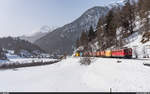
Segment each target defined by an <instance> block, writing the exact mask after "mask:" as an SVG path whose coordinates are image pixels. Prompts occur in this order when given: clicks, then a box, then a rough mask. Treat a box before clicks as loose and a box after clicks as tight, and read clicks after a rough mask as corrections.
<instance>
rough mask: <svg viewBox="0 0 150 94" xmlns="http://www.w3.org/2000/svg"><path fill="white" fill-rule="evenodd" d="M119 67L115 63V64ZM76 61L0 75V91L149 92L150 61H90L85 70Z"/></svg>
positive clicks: (3, 71)
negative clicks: (148, 64)
mask: <svg viewBox="0 0 150 94" xmlns="http://www.w3.org/2000/svg"><path fill="white" fill-rule="evenodd" d="M118 60H119V61H121V63H117V61H118ZM79 61H80V58H74V57H68V58H67V59H66V60H62V61H61V62H59V63H56V64H52V65H47V66H38V67H29V68H19V69H17V70H1V71H0V91H1V92H3V91H8V92H16V91H17V92H24V91H27V92H55V91H56V92H63V91H65V92H67V91H71V92H74V91H75V92H82V91H84V92H87V91H92V92H99V91H102V92H103V91H104V92H105V91H106V92H109V91H110V88H111V89H112V92H118V91H119V92H124V91H125V92H135V91H140V92H142V91H149V92H150V89H149V88H150V67H148V66H144V65H143V63H149V62H150V60H133V59H131V60H129V59H111V58H94V59H92V64H91V65H89V66H86V65H80V63H79Z"/></svg>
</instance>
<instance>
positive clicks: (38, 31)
mask: <svg viewBox="0 0 150 94" xmlns="http://www.w3.org/2000/svg"><path fill="white" fill-rule="evenodd" d="M51 31H52V28H50V27H49V26H47V25H44V26H42V27H40V28H38V29H35V30H33V31H32V32H31V33H30V34H28V35H27V36H35V35H37V34H39V33H48V32H51Z"/></svg>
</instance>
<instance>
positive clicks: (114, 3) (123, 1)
mask: <svg viewBox="0 0 150 94" xmlns="http://www.w3.org/2000/svg"><path fill="white" fill-rule="evenodd" d="M126 2H127V0H120V1H116V2H112V3H110V4H109V5H108V6H107V7H108V8H109V9H111V8H112V7H117V6H123V5H124V4H125V3H126Z"/></svg>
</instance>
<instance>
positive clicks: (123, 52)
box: [75, 48, 132, 58]
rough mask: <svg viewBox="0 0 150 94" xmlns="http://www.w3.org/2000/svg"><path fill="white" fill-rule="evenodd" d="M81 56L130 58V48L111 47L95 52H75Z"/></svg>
mask: <svg viewBox="0 0 150 94" xmlns="http://www.w3.org/2000/svg"><path fill="white" fill-rule="evenodd" d="M75 56H81V57H107V58H132V48H123V49H112V50H105V51H97V52H84V53H83V52H76V55H75Z"/></svg>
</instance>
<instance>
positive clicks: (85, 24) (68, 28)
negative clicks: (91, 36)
mask: <svg viewBox="0 0 150 94" xmlns="http://www.w3.org/2000/svg"><path fill="white" fill-rule="evenodd" d="M108 10H109V8H107V7H93V8H91V9H88V10H87V11H86V12H85V13H84V14H83V15H81V16H80V17H79V18H78V19H77V20H75V21H73V22H72V23H70V24H67V25H64V26H63V27H60V28H57V29H55V30H54V31H52V32H50V33H48V34H47V35H46V36H44V37H42V38H40V39H38V40H37V41H35V44H37V45H38V46H40V47H41V48H42V49H44V50H45V51H47V52H49V53H51V54H64V53H67V54H72V52H73V50H74V48H75V43H76V40H77V39H78V38H79V37H80V35H81V33H82V32H83V31H86V30H88V29H89V28H90V26H93V28H94V29H95V28H96V25H97V23H98V19H99V18H100V17H101V16H103V15H106V13H107V12H108Z"/></svg>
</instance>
